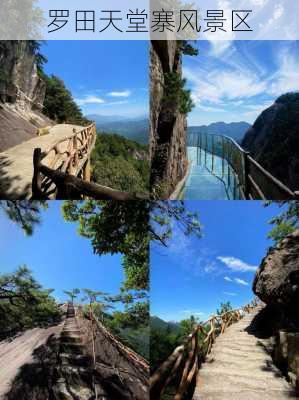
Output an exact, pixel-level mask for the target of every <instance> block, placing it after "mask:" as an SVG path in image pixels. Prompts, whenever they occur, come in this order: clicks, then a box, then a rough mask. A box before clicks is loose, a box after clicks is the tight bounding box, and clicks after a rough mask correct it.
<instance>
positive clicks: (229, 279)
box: [224, 276, 233, 282]
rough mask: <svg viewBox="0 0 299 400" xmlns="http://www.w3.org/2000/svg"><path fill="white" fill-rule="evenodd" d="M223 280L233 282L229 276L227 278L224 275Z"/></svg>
mask: <svg viewBox="0 0 299 400" xmlns="http://www.w3.org/2000/svg"><path fill="white" fill-rule="evenodd" d="M224 280H225V281H227V282H233V280H232V279H231V278H229V277H228V276H225V277H224Z"/></svg>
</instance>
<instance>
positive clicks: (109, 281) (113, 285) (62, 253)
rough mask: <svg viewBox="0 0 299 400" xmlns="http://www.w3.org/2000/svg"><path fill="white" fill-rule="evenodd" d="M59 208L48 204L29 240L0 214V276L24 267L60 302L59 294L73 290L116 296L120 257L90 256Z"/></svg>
mask: <svg viewBox="0 0 299 400" xmlns="http://www.w3.org/2000/svg"><path fill="white" fill-rule="evenodd" d="M60 206H61V204H60V202H54V201H51V202H49V209H48V210H47V211H45V212H43V214H42V224H41V225H40V226H37V227H36V229H35V232H34V234H33V236H31V237H27V236H25V235H24V233H23V232H22V230H21V229H20V228H19V227H17V226H16V225H15V224H14V223H12V222H11V221H10V220H9V219H8V218H7V217H6V216H5V215H4V214H3V212H2V211H0V253H1V260H0V273H5V272H11V271H14V270H16V269H17V267H18V266H20V265H23V264H26V265H27V266H28V267H29V268H30V269H31V270H32V271H33V274H34V277H35V278H36V279H37V280H38V281H39V282H40V283H41V284H42V285H43V286H44V287H46V288H52V289H55V292H54V296H55V297H56V298H57V299H58V300H60V301H61V300H65V299H66V298H67V297H66V296H65V294H64V293H63V290H70V289H73V288H76V287H78V288H89V289H93V290H100V291H105V292H109V293H111V294H117V293H119V287H120V285H121V282H122V280H123V272H122V267H121V264H120V256H119V255H114V256H109V255H107V256H103V257H99V256H97V255H94V254H93V250H92V247H91V244H90V241H89V240H88V239H84V238H82V237H80V236H79V235H78V233H77V231H76V230H77V226H76V224H74V223H70V222H68V223H66V222H65V221H64V220H63V218H62V215H61V211H60ZM79 298H82V296H81V297H79Z"/></svg>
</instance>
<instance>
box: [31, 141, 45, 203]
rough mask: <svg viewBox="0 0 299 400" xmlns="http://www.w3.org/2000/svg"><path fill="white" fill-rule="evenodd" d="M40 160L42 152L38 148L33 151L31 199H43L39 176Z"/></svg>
mask: <svg viewBox="0 0 299 400" xmlns="http://www.w3.org/2000/svg"><path fill="white" fill-rule="evenodd" d="M41 158H42V150H41V149H40V148H37V149H34V152H33V178H32V198H33V199H43V198H44V196H43V193H42V177H41V174H40V170H39V167H40V163H41Z"/></svg>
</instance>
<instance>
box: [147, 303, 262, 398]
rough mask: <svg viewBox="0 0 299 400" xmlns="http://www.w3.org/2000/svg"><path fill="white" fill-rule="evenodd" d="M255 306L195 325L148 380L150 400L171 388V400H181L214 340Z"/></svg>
mask: <svg viewBox="0 0 299 400" xmlns="http://www.w3.org/2000/svg"><path fill="white" fill-rule="evenodd" d="M257 305H258V303H257V301H256V300H254V301H253V302H252V303H250V304H248V305H246V306H244V307H242V308H240V309H237V310H232V311H228V312H226V313H224V314H221V315H215V316H212V317H211V318H209V319H208V320H207V321H206V322H203V323H201V324H199V325H197V326H196V327H195V329H194V331H193V332H192V333H191V334H190V335H189V336H188V337H187V338H186V339H185V341H184V342H183V343H182V345H181V346H178V347H177V348H176V349H175V350H174V351H173V352H172V353H171V354H170V356H169V357H168V358H167V360H165V361H164V362H163V363H162V365H161V366H160V367H159V368H158V369H157V370H156V371H155V372H154V373H153V375H152V376H151V378H150V394H151V396H150V398H151V399H152V400H159V399H161V396H162V395H163V393H164V392H165V390H166V388H167V387H169V386H170V385H171V384H172V386H173V390H174V394H173V399H174V400H181V399H182V398H183V396H184V394H185V393H186V392H187V390H188V389H189V387H190V385H191V383H192V381H193V379H194V377H195V376H196V375H197V373H198V370H199V367H200V366H201V364H202V363H203V362H204V360H205V358H206V356H207V355H208V354H209V353H210V351H211V349H212V346H213V343H214V341H215V339H216V337H217V336H219V335H221V334H223V333H224V332H225V330H226V329H227V328H228V327H229V326H230V325H232V324H233V323H234V322H238V321H239V320H240V319H241V318H243V316H244V315H245V314H246V313H250V312H252V311H253V310H254V309H255V308H256V307H257ZM174 381H176V382H174Z"/></svg>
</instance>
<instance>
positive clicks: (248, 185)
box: [187, 133, 299, 200]
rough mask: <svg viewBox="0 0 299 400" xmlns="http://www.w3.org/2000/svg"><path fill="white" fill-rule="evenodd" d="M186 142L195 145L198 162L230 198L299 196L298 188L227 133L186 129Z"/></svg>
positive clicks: (265, 198)
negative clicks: (282, 180)
mask: <svg viewBox="0 0 299 400" xmlns="http://www.w3.org/2000/svg"><path fill="white" fill-rule="evenodd" d="M187 145H188V146H190V147H196V148H197V163H198V164H200V165H203V166H205V167H206V168H207V169H208V170H209V172H210V173H211V174H214V175H215V176H216V177H218V178H219V179H221V180H222V182H223V184H224V185H225V188H226V191H227V192H228V193H231V196H230V197H233V199H247V200H293V199H299V192H294V191H292V190H290V189H289V188H288V187H287V186H286V185H284V184H283V183H282V182H280V181H279V180H278V179H276V178H275V177H274V176H273V175H271V174H270V173H269V172H268V171H266V170H265V169H264V168H263V167H262V166H261V165H260V164H259V163H258V162H257V161H255V160H254V159H253V158H252V157H251V156H250V154H249V152H247V151H245V150H244V149H242V147H241V146H240V145H239V144H238V143H237V142H235V141H234V140H233V139H232V138H230V137H227V136H224V135H213V134H207V133H189V134H188V138H187ZM220 164H221V166H220Z"/></svg>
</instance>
